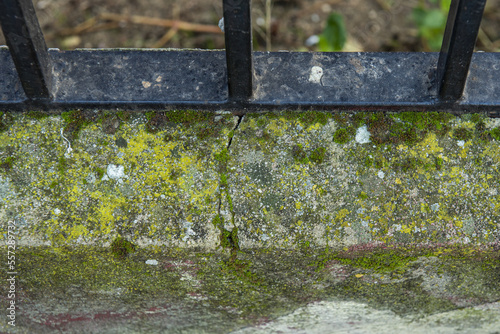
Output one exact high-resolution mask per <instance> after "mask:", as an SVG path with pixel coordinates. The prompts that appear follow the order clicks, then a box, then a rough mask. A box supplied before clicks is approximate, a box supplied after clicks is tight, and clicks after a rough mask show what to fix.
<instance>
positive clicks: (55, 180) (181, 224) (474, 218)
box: [0, 110, 500, 249]
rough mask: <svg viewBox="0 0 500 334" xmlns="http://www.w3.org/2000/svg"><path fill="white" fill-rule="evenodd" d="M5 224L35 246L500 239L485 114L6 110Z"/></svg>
mask: <svg viewBox="0 0 500 334" xmlns="http://www.w3.org/2000/svg"><path fill="white" fill-rule="evenodd" d="M0 120H1V124H0V129H1V132H0V222H1V224H2V225H1V227H0V228H1V233H2V236H3V237H4V238H5V232H6V230H7V222H8V221H15V222H16V225H17V228H18V231H19V233H20V234H21V236H20V237H19V239H18V240H19V242H20V243H21V244H23V243H24V244H29V245H36V244H51V245H60V244H85V243H97V244H103V245H107V244H109V242H110V241H112V240H114V239H115V238H117V237H118V236H122V237H124V238H126V239H128V240H131V241H133V242H135V243H137V244H144V245H145V244H165V245H169V246H180V247H194V246H197V247H202V248H207V249H214V248H216V247H218V246H222V247H225V248H231V249H237V248H248V247H254V246H259V247H260V246H263V247H266V246H275V245H278V246H280V247H284V248H296V247H302V246H306V247H307V246H313V245H322V246H324V245H327V244H328V245H346V244H358V243H365V242H377V241H379V242H383V243H393V242H395V243H400V242H403V243H407V242H424V243H425V242H450V241H451V242H467V243H468V242H471V243H483V242H489V241H495V240H498V238H499V230H500V223H499V218H498V216H499V211H500V194H499V193H498V189H499V171H498V166H499V162H500V150H499V142H500V129H499V126H500V120H497V119H488V118H486V117H484V116H483V115H481V114H468V115H462V116H460V117H456V116H453V115H451V114H446V113H413V112H405V113H364V112H359V113H352V114H349V113H320V112H281V113H264V114H247V115H246V116H244V117H237V116H233V115H232V114H230V113H225V112H219V113H215V114H214V113H204V112H194V111H179V112H175V111H167V112H161V113H154V112H150V113H132V112H123V111H119V112H111V111H97V110H96V111H85V112H83V111H72V112H65V113H62V114H55V113H54V114H50V113H40V112H27V113H8V112H5V113H2V116H1V118H0Z"/></svg>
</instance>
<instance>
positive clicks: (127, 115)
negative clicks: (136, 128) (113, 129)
mask: <svg viewBox="0 0 500 334" xmlns="http://www.w3.org/2000/svg"><path fill="white" fill-rule="evenodd" d="M132 114H133V112H132V111H129V110H118V111H117V112H116V116H117V117H118V118H119V119H120V120H122V121H124V122H127V121H129V120H130V119H131V117H132Z"/></svg>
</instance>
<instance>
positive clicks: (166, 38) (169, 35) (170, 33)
mask: <svg viewBox="0 0 500 334" xmlns="http://www.w3.org/2000/svg"><path fill="white" fill-rule="evenodd" d="M177 30H178V29H177V27H176V26H174V27H172V28H171V29H169V30H168V31H167V32H166V33H165V34H164V35H163V36H162V37H161V38H160V39H159V40H158V41H156V43H154V44H153V45H151V47H152V48H154V49H157V48H161V47H163V46H165V44H167V43H168V41H170V40H171V39H172V37H174V36H175V34H177Z"/></svg>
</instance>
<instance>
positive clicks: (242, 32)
mask: <svg viewBox="0 0 500 334" xmlns="http://www.w3.org/2000/svg"><path fill="white" fill-rule="evenodd" d="M250 7H251V0H223V8H224V34H225V41H226V63H227V79H228V85H229V100H231V101H238V102H244V101H248V100H249V99H250V98H251V97H252V82H253V61H252V20H251V15H250Z"/></svg>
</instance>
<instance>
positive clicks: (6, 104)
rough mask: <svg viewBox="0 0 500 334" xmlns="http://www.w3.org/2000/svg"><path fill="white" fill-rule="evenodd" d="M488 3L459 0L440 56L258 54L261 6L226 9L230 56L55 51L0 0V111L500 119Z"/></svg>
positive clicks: (498, 64) (28, 14) (228, 0)
mask: <svg viewBox="0 0 500 334" xmlns="http://www.w3.org/2000/svg"><path fill="white" fill-rule="evenodd" d="M485 3H486V0H452V2H451V7H450V11H449V14H448V21H447V24H446V30H445V34H444V39H443V43H442V48H441V51H440V52H439V53H425V52H419V53H417V52H415V53H411V52H408V53H407V52H375V53H372V52H357V53H344V52H325V53H322V52H254V51H252V26H251V17H250V9H251V1H250V0H223V11H224V13H223V15H224V33H225V42H226V49H225V51H224V50H222V51H211V50H164V49H157V50H152V49H137V50H132V49H119V50H106V49H82V50H74V51H59V50H57V49H49V50H47V47H46V44H45V40H44V38H43V34H42V31H41V29H40V26H39V24H38V20H37V17H36V14H35V10H34V8H33V4H32V2H31V1H30V0H0V22H1V26H2V30H3V33H4V35H5V39H6V41H7V46H8V47H4V48H0V73H2V75H1V76H0V108H2V109H11V110H24V109H26V108H39V109H72V108H121V109H174V108H175V109H179V108H181V109H182V108H196V109H208V110H216V109H224V110H233V111H238V112H241V113H244V112H246V111H256V110H257V111H258V110H276V109H293V110H306V109H316V110H334V109H341V110H348V109H363V110H394V111H403V110H422V111H425V110H432V111H437V110H442V111H450V112H457V113H460V112H465V111H467V112H474V111H485V112H488V113H489V115H490V116H491V117H497V116H499V115H500V55H499V53H474V52H473V51H474V46H475V42H476V38H477V35H478V31H479V27H480V23H481V19H482V15H483V11H484V6H485Z"/></svg>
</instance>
